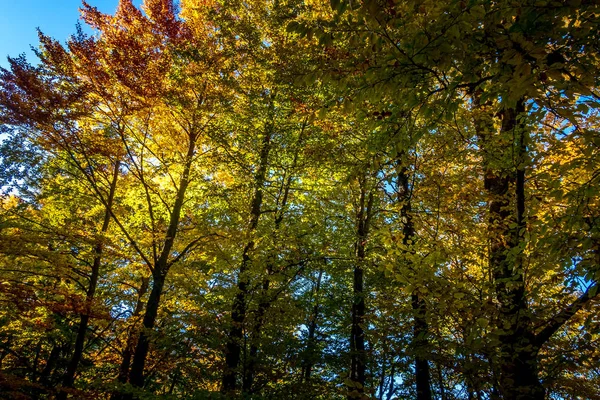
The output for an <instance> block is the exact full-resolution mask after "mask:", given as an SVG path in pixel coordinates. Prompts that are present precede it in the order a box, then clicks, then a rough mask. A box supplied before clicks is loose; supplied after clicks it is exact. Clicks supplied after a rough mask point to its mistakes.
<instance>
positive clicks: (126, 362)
mask: <svg viewBox="0 0 600 400" xmlns="http://www.w3.org/2000/svg"><path fill="white" fill-rule="evenodd" d="M149 283H150V279H149V278H146V277H144V278H142V285H141V286H140V289H139V290H138V298H137V301H136V304H135V308H134V310H133V314H132V315H131V318H132V319H134V320H135V319H137V318H138V317H139V316H140V314H141V313H142V310H143V309H144V300H143V298H144V296H145V295H146V292H147V291H148V285H149ZM136 325H137V323H136ZM136 336H139V332H138V330H137V328H136V326H135V325H134V326H133V327H132V330H131V332H129V334H128V335H127V341H126V342H125V348H124V349H123V359H122V360H121V365H120V366H119V375H118V376H117V381H118V382H119V383H122V384H125V383H127V382H128V381H129V367H130V365H131V358H132V357H133V352H134V350H135V346H136ZM121 399H123V394H122V393H120V392H115V393H113V394H112V396H111V400H121Z"/></svg>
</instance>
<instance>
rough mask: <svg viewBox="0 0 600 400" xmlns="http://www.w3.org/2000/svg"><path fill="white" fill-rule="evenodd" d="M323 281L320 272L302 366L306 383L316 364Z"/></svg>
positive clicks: (321, 272) (320, 272) (320, 271)
mask: <svg viewBox="0 0 600 400" xmlns="http://www.w3.org/2000/svg"><path fill="white" fill-rule="evenodd" d="M322 279H323V270H322V269H321V270H319V276H318V277H317V283H316V285H315V291H314V301H315V304H314V306H313V312H312V315H311V318H310V321H309V323H308V336H307V338H306V356H305V358H304V362H303V364H304V365H303V366H302V379H303V381H304V382H309V381H310V375H311V373H312V368H313V365H314V364H315V350H316V334H317V326H318V319H319V308H320V304H319V292H320V290H321V280H322ZM301 382H302V381H301Z"/></svg>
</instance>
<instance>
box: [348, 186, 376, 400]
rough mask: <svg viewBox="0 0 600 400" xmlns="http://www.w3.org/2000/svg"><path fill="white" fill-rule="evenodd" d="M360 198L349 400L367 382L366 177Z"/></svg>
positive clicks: (368, 212) (369, 197)
mask: <svg viewBox="0 0 600 400" xmlns="http://www.w3.org/2000/svg"><path fill="white" fill-rule="evenodd" d="M359 184H360V198H359V204H358V210H357V211H358V212H357V215H356V225H357V226H356V227H357V237H356V244H355V257H356V264H355V266H354V273H353V285H352V295H353V299H352V326H351V331H350V381H351V382H352V384H351V386H350V385H349V387H348V391H349V393H348V399H349V400H354V399H361V398H363V394H364V389H365V383H366V361H367V354H366V352H365V331H364V323H365V293H364V269H363V268H364V264H365V261H366V246H367V239H368V236H369V227H370V226H369V225H370V221H371V212H372V208H373V192H372V191H370V192H369V194H368V195H367V187H366V186H367V178H366V177H363V178H361V179H360V182H359Z"/></svg>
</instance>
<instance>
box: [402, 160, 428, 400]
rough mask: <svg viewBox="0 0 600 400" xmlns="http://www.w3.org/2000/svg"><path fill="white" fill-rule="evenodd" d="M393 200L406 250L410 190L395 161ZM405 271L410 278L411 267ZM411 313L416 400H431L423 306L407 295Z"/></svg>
mask: <svg viewBox="0 0 600 400" xmlns="http://www.w3.org/2000/svg"><path fill="white" fill-rule="evenodd" d="M397 179H398V183H397V186H398V187H397V196H398V199H397V200H398V202H400V203H401V208H400V216H401V217H402V220H403V221H404V226H403V228H402V234H403V238H402V244H403V245H404V246H405V247H410V246H411V245H412V243H414V240H415V227H414V224H413V219H412V213H411V211H412V204H411V188H410V177H409V175H408V168H407V167H406V166H404V165H402V164H401V161H400V160H398V166H397ZM409 269H410V270H411V272H412V274H414V271H413V266H412V265H411V264H410V263H409ZM411 307H412V310H413V343H412V347H413V350H414V352H415V381H416V389H417V400H430V399H431V398H432V397H431V372H430V369H429V361H428V357H427V354H428V353H429V339H428V336H429V325H428V324H427V304H426V303H425V301H424V300H423V299H422V298H421V297H420V296H419V294H418V293H417V292H414V293H412V295H411Z"/></svg>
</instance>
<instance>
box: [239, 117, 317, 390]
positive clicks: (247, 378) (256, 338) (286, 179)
mask: <svg viewBox="0 0 600 400" xmlns="http://www.w3.org/2000/svg"><path fill="white" fill-rule="evenodd" d="M307 121H308V120H305V121H304V123H303V125H302V130H301V132H300V135H299V137H298V142H297V144H296V145H297V146H296V147H297V150H299V147H300V145H301V144H302V142H303V141H304V130H305V129H306V126H307ZM263 145H264V144H263ZM267 155H268V154H267ZM298 155H299V151H296V152H295V153H294V157H293V160H292V164H291V167H290V169H291V171H292V172H291V173H290V174H284V176H283V179H282V184H281V187H280V190H279V195H278V197H277V210H276V215H275V224H274V227H273V233H272V236H273V239H274V240H276V239H277V237H278V232H279V228H280V226H281V223H282V222H283V218H284V215H285V212H286V209H287V202H288V198H289V194H290V188H291V185H292V180H293V174H292V173H293V171H294V169H295V168H296V165H297V164H298ZM266 161H267V160H266V159H265V162H266ZM273 265H274V260H273V257H270V258H269V260H268V261H267V266H266V268H265V270H266V271H265V272H266V276H265V278H264V279H263V284H262V293H261V301H260V303H259V305H258V309H257V311H256V318H255V321H254V324H253V327H252V331H251V334H250V356H249V359H248V363H247V365H246V368H245V372H244V378H243V382H242V392H243V393H255V390H254V389H253V384H254V376H255V373H256V365H257V361H258V359H257V357H258V350H259V345H260V336H261V331H262V328H263V325H264V322H265V315H266V314H267V311H268V309H269V308H270V307H271V304H272V303H273V302H274V301H275V300H276V297H269V288H270V284H271V282H270V279H271V275H273Z"/></svg>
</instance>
